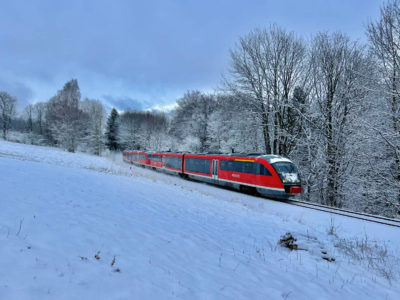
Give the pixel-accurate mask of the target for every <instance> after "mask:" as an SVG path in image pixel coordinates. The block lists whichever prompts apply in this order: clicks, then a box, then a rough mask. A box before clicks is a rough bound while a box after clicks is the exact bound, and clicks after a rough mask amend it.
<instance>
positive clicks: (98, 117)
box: [80, 98, 106, 155]
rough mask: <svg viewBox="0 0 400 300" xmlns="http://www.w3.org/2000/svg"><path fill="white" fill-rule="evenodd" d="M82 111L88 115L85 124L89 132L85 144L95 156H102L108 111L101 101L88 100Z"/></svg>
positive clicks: (82, 105)
mask: <svg viewBox="0 0 400 300" xmlns="http://www.w3.org/2000/svg"><path fill="white" fill-rule="evenodd" d="M80 106H81V109H82V111H83V112H84V113H86V114H87V116H88V119H87V123H86V124H85V130H86V132H87V134H86V136H85V138H84V139H85V142H86V144H87V145H88V147H89V149H90V151H91V152H92V153H93V154H95V155H101V151H102V149H103V145H104V142H103V140H104V139H103V136H104V135H103V130H104V127H105V120H106V111H105V109H104V107H103V104H101V102H100V101H99V100H91V99H88V98H86V99H85V100H84V101H83V102H82V103H81V104H80Z"/></svg>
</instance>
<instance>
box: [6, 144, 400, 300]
mask: <svg viewBox="0 0 400 300" xmlns="http://www.w3.org/2000/svg"><path fill="white" fill-rule="evenodd" d="M287 232H290V233H291V234H292V235H293V236H294V238H296V239H297V241H295V243H296V244H297V245H298V248H299V250H293V251H290V250H289V249H287V248H285V247H283V246H282V245H280V244H279V240H280V239H281V237H282V236H283V235H285V234H286V233H287ZM322 252H324V253H322ZM399 253H400V234H399V229H398V228H394V227H388V226H384V225H380V224H374V223H368V222H365V221H361V220H356V219H350V218H346V217H341V216H331V215H329V214H327V213H324V212H319V211H314V210H309V209H306V208H302V207H297V206H291V205H288V204H285V203H281V202H276V201H269V200H266V199H262V198H257V197H252V196H248V195H244V194H240V193H237V192H234V191H230V190H226V189H222V188H218V187H214V186H211V185H207V184H202V183H197V182H193V181H186V180H182V179H180V178H179V177H177V176H171V175H166V174H162V173H160V172H154V171H151V170H147V169H142V168H138V167H133V166H130V165H126V164H124V163H122V162H121V159H120V157H112V158H110V157H108V158H100V157H94V156H90V155H85V154H81V153H75V154H72V153H67V152H63V151H60V150H56V149H51V148H46V147H35V146H27V145H22V144H13V143H8V142H0V265H1V269H2V271H1V272H0V299H132V298H138V299H154V298H155V299H160V298H162V299H175V298H178V299H189V298H190V299H221V298H222V299H297V300H298V299H315V298H318V299H338V298H341V299H356V298H363V299H399V297H400V285H399V279H400V257H399ZM96 254H98V258H99V259H96V258H95V255H96ZM114 257H115V264H114V265H113V266H111V263H112V261H113V259H114ZM323 257H324V258H325V259H324V258H323ZM333 259H334V261H328V260H333ZM118 271H119V272H118Z"/></svg>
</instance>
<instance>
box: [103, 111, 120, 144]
mask: <svg viewBox="0 0 400 300" xmlns="http://www.w3.org/2000/svg"><path fill="white" fill-rule="evenodd" d="M119 124H120V120H119V113H118V111H117V110H116V109H115V108H113V109H112V110H111V113H110V115H109V116H108V119H107V124H106V132H105V138H106V146H107V148H108V149H109V150H111V151H116V150H119V148H120V145H119V139H120V137H119Z"/></svg>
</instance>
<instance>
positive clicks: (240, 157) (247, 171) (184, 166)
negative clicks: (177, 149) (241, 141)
mask: <svg viewBox="0 0 400 300" xmlns="http://www.w3.org/2000/svg"><path fill="white" fill-rule="evenodd" d="M123 158H124V161H127V162H131V163H136V164H139V165H141V166H144V167H146V166H148V167H151V168H152V169H160V170H163V171H166V172H168V173H177V174H179V175H180V176H182V177H189V178H192V179H195V180H200V181H205V182H209V183H213V184H218V185H223V186H229V187H233V188H235V189H238V190H241V191H246V192H252V193H256V192H257V193H259V194H262V195H265V196H268V197H273V198H279V199H287V198H289V197H290V196H292V195H295V194H300V193H301V180H300V177H299V174H298V170H297V168H296V166H295V165H294V164H293V163H292V162H291V161H290V160H289V159H287V158H284V157H282V156H278V155H263V154H257V153H253V154H243V153H239V154H229V155H228V154H184V153H173V152H141V151H124V152H123Z"/></svg>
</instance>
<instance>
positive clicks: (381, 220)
mask: <svg viewBox="0 0 400 300" xmlns="http://www.w3.org/2000/svg"><path fill="white" fill-rule="evenodd" d="M142 167H145V166H142ZM198 182H202V181H198ZM203 183H205V184H209V185H212V186H214V187H219V188H223V189H230V190H232V188H229V187H224V186H220V185H215V184H212V183H206V182H203ZM235 191H237V190H235ZM243 193H245V194H248V195H252V196H256V197H262V198H264V199H269V200H273V201H277V200H276V199H271V198H266V197H265V196H262V195H260V194H259V193H257V192H255V193H251V192H243ZM278 201H280V202H283V203H287V204H290V205H296V206H300V207H304V208H309V209H313V210H318V211H323V212H327V213H331V214H335V215H340V216H345V217H349V218H354V219H359V220H364V221H368V222H373V223H378V224H383V225H388V226H392V227H397V228H400V219H392V218H387V217H383V216H376V215H371V214H367V213H359V212H354V211H351V210H346V209H342V208H336V207H331V206H326V205H323V204H318V203H310V202H306V201H302V200H296V199H288V200H278Z"/></svg>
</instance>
